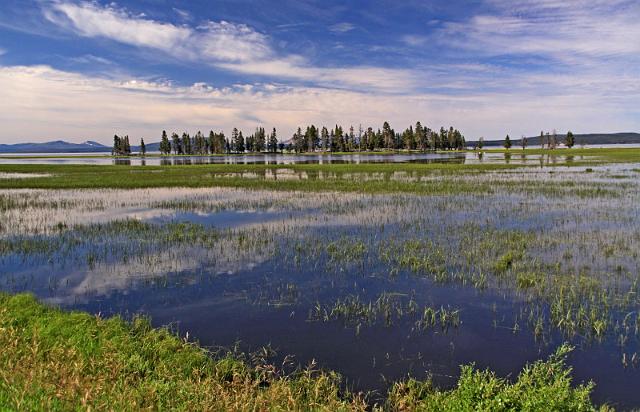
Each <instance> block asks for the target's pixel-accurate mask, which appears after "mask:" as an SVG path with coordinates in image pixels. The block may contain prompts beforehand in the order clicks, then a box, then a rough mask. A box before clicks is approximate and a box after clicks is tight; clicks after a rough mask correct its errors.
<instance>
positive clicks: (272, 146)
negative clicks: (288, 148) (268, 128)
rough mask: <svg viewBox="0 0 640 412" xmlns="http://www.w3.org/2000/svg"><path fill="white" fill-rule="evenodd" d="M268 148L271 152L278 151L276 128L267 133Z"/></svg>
mask: <svg viewBox="0 0 640 412" xmlns="http://www.w3.org/2000/svg"><path fill="white" fill-rule="evenodd" d="M267 147H268V150H269V151H270V152H272V153H275V152H277V151H278V136H277V135H276V128H275V127H274V128H273V131H272V132H271V134H270V135H269V143H268V144H267Z"/></svg>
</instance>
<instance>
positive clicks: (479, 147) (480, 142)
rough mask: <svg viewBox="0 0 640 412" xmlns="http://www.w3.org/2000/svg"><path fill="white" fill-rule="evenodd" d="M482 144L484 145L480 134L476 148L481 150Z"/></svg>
mask: <svg viewBox="0 0 640 412" xmlns="http://www.w3.org/2000/svg"><path fill="white" fill-rule="evenodd" d="M482 146H484V137H482V136H480V138H479V139H478V149H479V150H482Z"/></svg>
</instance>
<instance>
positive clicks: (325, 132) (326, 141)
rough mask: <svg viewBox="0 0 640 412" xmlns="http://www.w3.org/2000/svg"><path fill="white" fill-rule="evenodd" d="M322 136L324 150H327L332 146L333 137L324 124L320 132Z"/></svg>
mask: <svg viewBox="0 0 640 412" xmlns="http://www.w3.org/2000/svg"><path fill="white" fill-rule="evenodd" d="M320 137H321V139H322V150H324V151H325V152H326V151H328V150H329V149H330V147H331V139H330V138H329V131H328V130H327V128H326V127H324V126H322V131H321V132H320Z"/></svg>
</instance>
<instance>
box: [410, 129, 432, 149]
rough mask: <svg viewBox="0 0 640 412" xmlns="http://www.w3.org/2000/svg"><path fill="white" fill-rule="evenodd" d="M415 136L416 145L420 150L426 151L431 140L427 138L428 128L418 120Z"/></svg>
mask: <svg viewBox="0 0 640 412" xmlns="http://www.w3.org/2000/svg"><path fill="white" fill-rule="evenodd" d="M413 134H414V137H415V142H416V146H417V147H418V149H419V150H422V151H423V152H425V151H426V150H427V149H428V148H429V141H428V140H427V130H426V129H425V128H423V127H422V124H421V123H420V122H416V128H415V130H414V132H413Z"/></svg>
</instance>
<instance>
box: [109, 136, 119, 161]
mask: <svg viewBox="0 0 640 412" xmlns="http://www.w3.org/2000/svg"><path fill="white" fill-rule="evenodd" d="M111 155H112V156H118V155H120V137H118V135H117V134H114V135H113V148H111Z"/></svg>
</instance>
